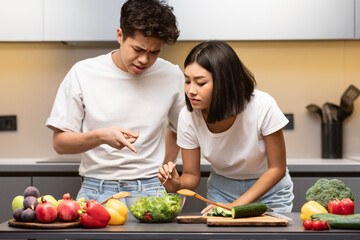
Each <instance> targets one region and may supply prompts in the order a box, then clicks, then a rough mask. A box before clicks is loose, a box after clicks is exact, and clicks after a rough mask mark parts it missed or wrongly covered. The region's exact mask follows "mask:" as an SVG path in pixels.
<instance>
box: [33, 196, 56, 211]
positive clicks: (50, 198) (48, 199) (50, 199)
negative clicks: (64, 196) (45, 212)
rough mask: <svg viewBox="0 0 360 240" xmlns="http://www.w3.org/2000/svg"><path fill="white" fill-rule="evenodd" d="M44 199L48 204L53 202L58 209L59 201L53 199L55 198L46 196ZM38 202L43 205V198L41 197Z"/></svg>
mask: <svg viewBox="0 0 360 240" xmlns="http://www.w3.org/2000/svg"><path fill="white" fill-rule="evenodd" d="M43 197H44V198H45V200H46V201H47V202H51V203H52V204H54V206H55V207H56V208H57V206H58V204H59V203H58V201H57V200H56V199H55V198H54V197H53V196H51V195H45V196H43ZM38 202H39V203H41V197H39V198H38Z"/></svg>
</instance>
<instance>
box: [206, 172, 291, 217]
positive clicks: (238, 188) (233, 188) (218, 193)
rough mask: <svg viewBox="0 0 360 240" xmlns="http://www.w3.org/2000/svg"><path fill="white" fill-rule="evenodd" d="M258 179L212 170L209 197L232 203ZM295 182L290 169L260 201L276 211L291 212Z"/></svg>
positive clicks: (209, 180)
mask: <svg viewBox="0 0 360 240" xmlns="http://www.w3.org/2000/svg"><path fill="white" fill-rule="evenodd" d="M257 180H258V179H247V180H236V179H230V178H226V177H224V176H221V175H218V174H216V173H214V172H211V174H210V177H209V179H208V182H207V186H208V189H207V190H208V192H207V198H208V199H209V200H211V201H213V202H222V203H231V202H234V201H235V200H236V199H238V198H239V197H240V196H241V195H242V194H244V193H245V192H246V191H247V190H248V189H249V188H250V187H251V186H252V185H254V184H255V182H256V181H257ZM293 199H294V194H293V183H292V181H291V178H290V175H289V171H288V169H286V175H285V177H284V178H283V179H281V180H280V181H279V182H278V183H277V184H276V185H275V186H274V187H273V188H271V189H270V190H269V191H268V192H267V193H265V194H264V195H263V196H262V197H261V198H260V199H258V200H257V201H258V202H262V203H265V204H266V205H267V206H268V208H271V209H273V210H274V211H275V212H283V213H290V212H291V210H292V207H293V203H292V201H293Z"/></svg>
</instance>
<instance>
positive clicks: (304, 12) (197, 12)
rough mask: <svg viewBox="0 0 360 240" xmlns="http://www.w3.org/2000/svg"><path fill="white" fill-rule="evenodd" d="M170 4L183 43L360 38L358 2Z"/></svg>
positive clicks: (172, 0) (202, 0) (209, 0)
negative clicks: (356, 18)
mask: <svg viewBox="0 0 360 240" xmlns="http://www.w3.org/2000/svg"><path fill="white" fill-rule="evenodd" d="M357 1H358V0H357ZM168 2H169V4H170V5H172V6H173V7H174V12H175V14H176V16H177V20H178V24H179V28H180V31H181V33H180V38H179V40H209V39H219V40H292V39H300V40H301V39H353V38H354V0H222V1H219V0H181V1H180V0H169V1H168Z"/></svg>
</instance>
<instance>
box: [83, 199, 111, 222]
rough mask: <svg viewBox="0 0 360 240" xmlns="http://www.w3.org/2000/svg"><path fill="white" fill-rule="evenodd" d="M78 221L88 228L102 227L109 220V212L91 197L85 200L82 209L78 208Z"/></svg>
mask: <svg viewBox="0 0 360 240" xmlns="http://www.w3.org/2000/svg"><path fill="white" fill-rule="evenodd" d="M79 214H81V216H80V223H81V225H83V226H84V227H88V228H103V227H106V226H107V225H108V223H109V221H110V218H111V217H110V214H109V212H108V211H107V210H106V209H105V208H104V207H103V206H102V205H101V204H100V203H98V202H97V201H95V200H93V199H91V200H89V201H87V202H86V205H85V207H84V209H83V210H79Z"/></svg>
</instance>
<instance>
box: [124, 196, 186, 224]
mask: <svg viewBox="0 0 360 240" xmlns="http://www.w3.org/2000/svg"><path fill="white" fill-rule="evenodd" d="M182 205H183V203H182V197H179V195H178V194H175V195H168V194H167V193H166V192H164V196H160V197H155V196H152V197H139V200H137V201H136V202H135V205H130V207H129V210H130V212H131V213H132V214H133V215H134V217H135V218H136V219H138V220H139V221H141V222H170V221H171V220H173V219H174V218H175V217H176V216H177V214H178V213H179V212H180V210H181V208H182Z"/></svg>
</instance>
